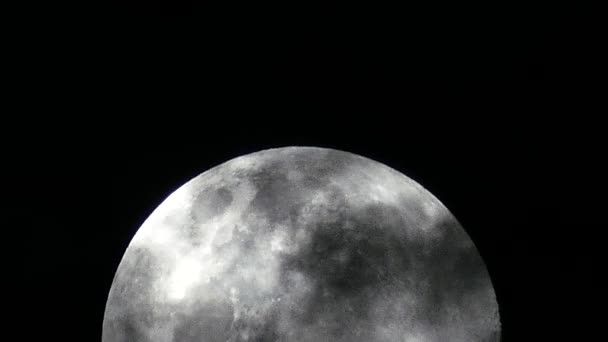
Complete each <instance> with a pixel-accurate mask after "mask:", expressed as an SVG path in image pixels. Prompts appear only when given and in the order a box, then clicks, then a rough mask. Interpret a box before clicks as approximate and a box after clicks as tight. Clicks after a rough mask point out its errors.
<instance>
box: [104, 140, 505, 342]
mask: <svg viewBox="0 0 608 342" xmlns="http://www.w3.org/2000/svg"><path fill="white" fill-rule="evenodd" d="M500 330H501V326H500V317H499V312H498V304H497V302H496V297H495V293H494V289H493V286H492V282H491V279H490V277H489V274H488V271H487V269H486V266H485V264H484V262H483V260H482V258H481V256H480V255H479V253H478V251H477V249H476V247H475V245H474V244H473V241H472V240H471V239H470V238H469V236H468V235H467V234H466V232H465V231H464V229H463V228H462V227H461V225H460V224H459V223H458V221H457V220H456V219H455V218H454V216H453V215H452V214H451V213H450V212H449V211H448V210H447V209H446V208H445V206H444V205H443V204H442V203H441V202H440V201H439V200H438V199H437V198H435V197H434V196H433V195H432V194H431V193H430V192H428V191H427V190H425V189H424V188H423V187H422V186H420V185H419V184H418V183H416V182H414V181H413V180H411V179H410V178H408V177H406V176H404V175H403V174H401V173H399V172H398V171H396V170H394V169H392V168H390V167H388V166H386V165H383V164H381V163H378V162H375V161H373V160H370V159H367V158H365V157H361V156H358V155H355V154H352V153H348V152H343V151H338V150H333V149H326V148H314V147H286V148H277V149H270V150H264V151H260V152H256V153H252V154H249V155H245V156H241V157H238V158H235V159H232V160H230V161H228V162H226V163H223V164H221V165H219V166H216V167H214V168H212V169H210V170H208V171H206V172H204V173H202V174H200V175H199V176H197V177H195V178H194V179H192V180H190V181H189V182H187V183H186V184H184V185H183V186H181V187H180V188H179V189H177V190H176V191H175V192H173V193H172V194H171V195H170V196H169V197H168V198H167V199H166V200H165V201H164V202H162V203H161V204H160V205H159V206H158V208H156V210H154V212H152V214H151V215H150V216H149V217H148V218H147V219H146V221H145V222H144V223H143V224H142V226H141V227H140V228H139V230H138V231H137V233H136V234H135V236H134V237H133V239H132V240H131V242H130V244H129V246H128V248H127V250H126V252H125V254H124V256H123V258H122V261H121V262H120V265H119V266H118V269H117V271H116V274H115V276H114V280H113V283H112V286H111V289H110V292H109V296H108V300H107V303H106V309H105V315H104V321H103V336H102V341H103V342H161V341H162V342H215V341H218V342H236V341H256V342H257V341H260V342H261V341H288V342H291V341H293V342H300V341H301V342H308V341H310V342H325V341H343V342H358V341H365V342H368V341H371V342H380V341H382V342H385V341H386V342H393V341H394V342H397V341H399V342H403V341H406V342H432V341H433V342H434V341H437V342H445V341H454V342H460V341H462V342H476V341H479V342H488V341H500Z"/></svg>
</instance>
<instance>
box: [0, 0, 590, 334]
mask: <svg viewBox="0 0 608 342" xmlns="http://www.w3.org/2000/svg"><path fill="white" fill-rule="evenodd" d="M27 11H29V12H26V13H27V15H26V16H27V17H28V20H27V21H22V22H20V23H19V24H16V26H14V27H13V31H18V32H20V33H21V34H23V35H13V37H14V38H16V39H15V41H16V43H17V48H15V49H14V50H13V52H14V53H15V55H16V57H17V58H16V59H17V60H18V63H17V62H16V63H15V64H11V65H10V66H11V68H12V69H13V70H14V71H16V72H17V74H18V77H17V78H15V81H14V82H13V83H12V87H11V89H12V90H11V91H10V92H9V93H7V94H8V95H9V96H11V94H12V92H15V94H18V93H21V94H25V95H20V96H16V98H17V100H18V101H17V102H18V106H17V107H16V108H17V109H16V113H17V114H18V115H17V116H19V117H20V118H21V119H22V121H23V122H21V123H20V124H19V125H18V126H14V125H6V126H5V130H6V131H7V134H6V135H5V137H7V136H8V135H9V133H14V132H17V138H13V139H10V138H9V139H7V140H6V143H5V144H4V146H6V147H7V149H6V150H7V152H6V155H5V158H8V160H9V161H10V162H9V163H7V164H9V165H11V167H8V169H9V171H12V172H10V175H9V177H8V178H7V180H8V181H7V183H8V189H9V193H10V194H11V196H10V198H11V204H10V207H9V208H10V214H11V216H10V218H14V219H16V220H15V222H16V223H15V226H17V227H24V228H23V229H19V230H18V232H19V233H21V234H23V236H21V237H20V238H18V239H16V240H15V241H17V243H15V244H11V245H13V246H9V247H12V248H15V250H16V251H17V253H18V254H17V255H18V256H19V257H18V259H19V262H18V263H17V265H18V267H19V270H18V273H16V274H17V275H18V277H17V279H19V281H18V282H17V286H18V287H20V288H21V289H22V290H24V291H25V293H26V295H25V296H23V297H20V298H19V301H20V305H19V309H18V310H17V311H16V313H15V314H14V316H15V317H18V319H17V320H18V321H19V322H20V323H21V324H20V325H19V326H17V327H18V329H19V330H18V331H19V332H20V333H22V334H24V336H26V338H23V339H24V340H38V339H41V338H45V339H58V340H61V341H64V340H69V341H100V339H101V326H102V320H103V313H104V306H105V300H106V298H107V294H108V291H109V288H110V285H111V283H112V278H113V275H114V272H115V270H116V268H117V266H118V263H119V262H120V259H121V257H122V254H123V253H124V251H125V249H126V247H127V245H128V243H129V241H130V239H131V238H132V236H133V235H134V233H135V232H136V230H137V228H138V227H139V226H140V225H141V223H142V222H143V221H144V220H145V218H146V217H147V216H148V215H149V214H150V213H151V212H152V211H153V210H154V208H155V207H156V206H157V205H158V204H160V203H161V202H162V200H163V199H164V198H165V197H166V196H167V195H169V194H170V193H171V192H172V191H173V190H175V189H176V188H177V187H179V186H180V185H182V184H183V183H185V182H186V181H188V180H189V179H191V178H192V177H194V176H196V175H197V174H199V173H201V172H203V171H205V170H206V169H208V168H210V167H213V166H215V165H217V164H219V163H221V162H224V161H227V160H229V159H231V158H233V157H236V156H239V155H242V154H245V153H250V152H254V151H258V150H260V149H264V148H270V147H279V146H289V145H308V146H323V147H332V148H337V149H341V150H346V151H350V152H354V153H357V154H360V155H363V156H366V157H369V158H371V159H374V160H377V161H380V162H382V163H385V164H387V165H389V166H391V167H393V168H395V169H397V170H399V171H401V172H403V173H404V174H406V175H407V176H409V177H411V178H413V179H414V180H416V181H417V182H419V183H421V184H422V185H423V186H424V187H426V188H427V189H428V190H430V191H431V192H432V193H433V194H434V195H436V196H437V197H438V198H439V199H440V200H441V201H442V202H443V203H444V204H445V205H446V206H447V207H448V208H449V209H450V210H451V211H452V212H453V213H454V215H455V216H456V217H457V218H458V219H459V221H460V222H461V223H462V225H463V226H464V228H465V229H466V230H467V232H468V234H469V235H470V236H471V238H472V239H473V241H474V242H475V243H476V245H477V247H478V249H479V251H480V253H481V255H482V257H483V258H484V260H485V261H486V263H487V266H488V268H489V272H490V274H491V276H492V279H493V282H494V286H495V290H496V294H497V297H498V301H499V305H500V310H501V319H502V324H503V340H504V341H507V342H510V341H549V340H561V339H568V338H573V340H584V338H583V337H584V334H585V333H586V332H587V331H588V330H589V329H584V328H580V329H579V328H578V325H577V323H578V322H579V320H580V319H583V317H586V315H588V313H586V312H585V311H578V310H575V309H573V306H574V305H575V304H576V303H575V302H577V301H578V300H579V299H578V295H577V294H578V293H579V292H578V291H579V290H575V288H576V289H578V288H579V287H580V284H581V283H584V281H585V278H584V276H583V271H584V269H583V268H584V267H583V266H581V264H580V263H579V262H578V261H576V259H575V258H573V256H572V255H573V254H578V252H575V250H577V249H576V248H580V247H577V246H578V244H579V242H580V241H579V239H578V238H577V237H576V235H574V234H572V233H571V232H572V229H573V223H572V222H571V221H570V220H569V219H568V218H567V214H569V213H570V212H571V211H572V209H571V207H570V205H569V203H568V202H569V201H571V200H572V198H571V197H566V196H565V195H564V193H565V191H566V190H568V189H567V188H569V187H575V185H572V183H571V182H572V180H573V179H572V176H571V175H570V174H569V173H568V171H567V169H568V167H570V166H572V165H573V164H576V163H577V159H576V156H577V155H578V154H579V153H578V151H577V150H576V148H575V147H574V145H573V144H572V141H573V140H578V139H579V138H580V137H581V136H583V135H585V133H584V132H583V133H581V132H580V131H578V130H577V129H576V126H577V125H576V124H575V122H576V121H577V120H576V119H577V118H579V117H581V116H583V115H585V114H591V113H594V108H593V105H592V102H593V100H594V99H595V98H596V97H597V96H598V95H599V94H600V92H599V91H600V90H599V89H600V88H599V87H597V84H598V83H599V76H597V70H598V66H599V65H600V57H599V56H598V51H599V49H600V47H601V45H602V44H601V40H600V39H599V34H598V26H599V25H598V21H597V20H596V19H595V18H594V17H593V16H592V14H593V12H594V11H595V9H593V8H592V7H591V6H589V5H587V4H586V3H584V2H573V1H532V0H531V1H460V2H448V1H445V2H442V1H421V2H404V1H402V2H398V3H397V2H395V3H385V2H379V1H378V2H375V1H374V2H371V1H370V2H359V1H340V2H338V1H300V0H297V1H281V2H266V1H248V2H235V1H204V0H200V1H193V0H191V1H179V0H174V1H166V0H152V1H143V0H125V1H118V0H112V1H105V2H103V3H101V4H99V5H98V6H97V7H96V8H93V9H84V8H81V6H77V7H73V6H65V7H62V6H59V5H56V4H46V5H43V6H38V7H36V6H32V7H30V8H28V9H27ZM11 32H12V31H11ZM22 91H24V92H22ZM33 113H38V114H43V115H42V116H43V117H35V116H34V115H33ZM562 113H565V114H566V115H565V116H562ZM62 114H70V115H72V116H71V117H70V118H62V117H63V115H62ZM12 128H19V130H13V129H12ZM11 131H12V132H11ZM13 190H14V191H13ZM23 301H25V303H24V302H23ZM32 326H34V327H35V328H32Z"/></svg>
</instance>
